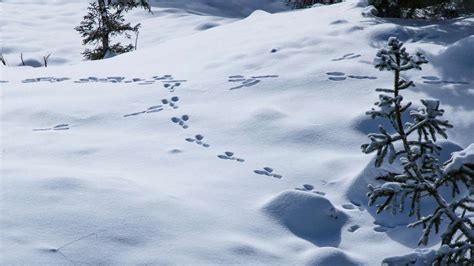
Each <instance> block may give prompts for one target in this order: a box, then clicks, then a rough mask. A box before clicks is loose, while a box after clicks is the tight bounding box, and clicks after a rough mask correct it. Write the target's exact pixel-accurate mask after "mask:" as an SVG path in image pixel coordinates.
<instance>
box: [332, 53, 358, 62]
mask: <svg viewBox="0 0 474 266" xmlns="http://www.w3.org/2000/svg"><path fill="white" fill-rule="evenodd" d="M360 56H361V55H360V54H354V53H348V54H345V55H343V56H342V57H339V58H336V59H333V60H332V61H341V60H350V59H354V58H358V57H360Z"/></svg>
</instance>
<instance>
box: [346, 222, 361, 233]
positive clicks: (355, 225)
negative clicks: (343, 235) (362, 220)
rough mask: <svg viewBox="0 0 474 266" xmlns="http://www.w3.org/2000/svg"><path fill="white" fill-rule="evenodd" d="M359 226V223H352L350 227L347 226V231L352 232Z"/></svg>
mask: <svg viewBox="0 0 474 266" xmlns="http://www.w3.org/2000/svg"><path fill="white" fill-rule="evenodd" d="M359 228H360V226H359V225H357V224H354V225H351V227H349V228H348V229H347V231H349V232H351V233H354V232H355V231H357V229H359Z"/></svg>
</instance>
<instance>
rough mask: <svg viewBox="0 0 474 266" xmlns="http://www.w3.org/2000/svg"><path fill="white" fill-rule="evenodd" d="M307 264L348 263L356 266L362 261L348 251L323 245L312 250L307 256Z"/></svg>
mask: <svg viewBox="0 0 474 266" xmlns="http://www.w3.org/2000/svg"><path fill="white" fill-rule="evenodd" d="M306 257H307V259H306V263H305V265H314V266H333V265H346V266H355V265H362V263H361V262H359V261H357V260H356V259H355V258H353V257H352V256H350V255H348V254H347V253H346V252H344V251H342V250H340V249H338V248H333V247H322V248H318V249H316V250H314V251H311V252H310V253H309V254H308V255H307V256H306Z"/></svg>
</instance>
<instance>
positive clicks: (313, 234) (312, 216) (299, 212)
mask: <svg viewBox="0 0 474 266" xmlns="http://www.w3.org/2000/svg"><path fill="white" fill-rule="evenodd" d="M263 210H264V211H265V212H266V213H267V214H269V215H270V216H272V217H273V218H275V219H276V220H278V221H279V222H280V223H281V224H283V225H284V226H285V227H287V228H288V229H289V230H290V231H291V232H292V233H294V234H295V235H297V236H298V237H301V238H304V239H306V240H308V241H311V242H312V243H314V244H316V245H318V246H338V245H339V243H340V241H341V228H342V226H343V225H344V224H345V222H346V221H347V216H346V215H345V214H344V213H343V212H341V211H339V210H337V209H336V208H335V207H334V205H333V204H332V203H331V202H330V201H329V200H328V199H327V198H325V197H322V196H320V195H317V194H314V193H309V192H304V191H296V190H287V191H283V192H281V193H280V194H278V195H277V196H276V197H275V198H273V199H271V200H270V201H269V202H267V203H266V204H265V205H264V207H263Z"/></svg>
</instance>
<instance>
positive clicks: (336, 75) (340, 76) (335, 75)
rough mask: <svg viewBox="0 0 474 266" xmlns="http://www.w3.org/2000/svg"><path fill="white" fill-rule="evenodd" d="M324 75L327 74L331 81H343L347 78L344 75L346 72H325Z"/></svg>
mask: <svg viewBox="0 0 474 266" xmlns="http://www.w3.org/2000/svg"><path fill="white" fill-rule="evenodd" d="M326 75H328V76H329V78H328V79H329V80H332V81H343V80H346V79H347V78H346V77H345V75H346V74H344V73H342V72H327V73H326Z"/></svg>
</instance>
